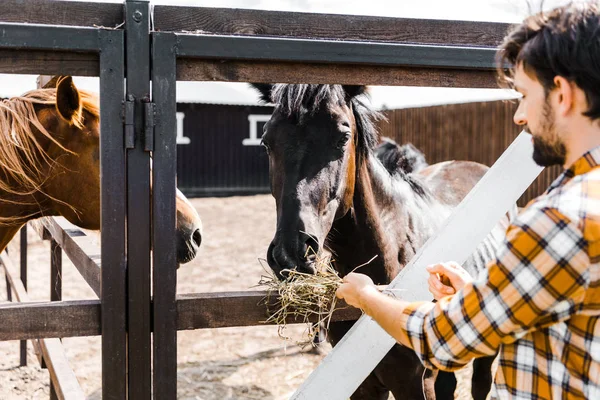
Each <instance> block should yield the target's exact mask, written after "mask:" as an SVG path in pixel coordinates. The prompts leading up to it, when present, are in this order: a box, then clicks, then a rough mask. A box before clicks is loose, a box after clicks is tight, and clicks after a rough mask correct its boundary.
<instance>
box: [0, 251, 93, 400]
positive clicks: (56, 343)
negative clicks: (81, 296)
mask: <svg viewBox="0 0 600 400" xmlns="http://www.w3.org/2000/svg"><path fill="white" fill-rule="evenodd" d="M0 264H1V265H2V266H3V267H4V270H5V272H6V276H7V277H8V279H9V280H10V282H11V286H12V289H13V291H14V293H15V296H16V297H17V300H18V301H20V302H27V301H29V296H28V294H27V291H26V290H25V287H24V286H23V283H22V282H21V280H20V279H18V278H17V277H16V270H15V267H14V266H13V264H12V262H11V260H10V259H9V258H8V255H7V254H6V252H4V253H2V254H0ZM96 302H97V301H96ZM97 303H98V302H97ZM33 304H35V303H33ZM46 304H48V305H53V306H54V307H53V309H54V310H61V311H63V310H64V309H65V308H64V307H56V306H57V305H58V304H60V302H54V303H52V302H50V303H46ZM28 306H29V307H31V306H32V303H29V304H23V303H20V304H19V303H8V304H1V305H0V321H2V325H0V340H13V339H10V336H11V335H14V334H18V335H19V339H32V344H33V348H34V350H35V353H36V355H37V356H38V359H39V361H40V364H41V365H45V366H46V367H47V368H48V372H49V374H50V382H51V385H52V387H53V389H54V392H53V395H54V396H55V397H56V398H58V399H61V400H62V399H67V400H71V399H72V400H83V399H85V394H84V392H83V389H81V386H80V385H79V382H78V381H77V378H76V377H75V373H74V372H73V370H72V369H71V367H70V366H69V361H68V359H67V356H66V354H65V351H64V349H63V347H62V343H61V341H60V339H39V340H35V339H36V338H37V337H39V336H32V337H25V336H24V335H23V333H24V331H25V333H33V331H34V329H31V330H29V329H28V327H26V328H25V329H22V328H23V325H26V326H27V325H29V326H31V325H34V326H41V327H43V328H44V329H46V328H47V327H48V323H50V327H53V326H55V325H56V322H64V321H61V320H60V319H59V320H57V321H55V320H54V319H53V317H55V315H54V314H53V313H52V312H50V313H47V312H45V311H47V310H44V311H43V312H42V313H41V314H39V315H35V316H32V315H30V314H28V312H27V311H26V310H27V307H28ZM95 308H96V309H97V310H98V313H97V315H96V319H97V320H98V321H99V320H100V315H99V311H100V307H99V304H98V306H97V307H95ZM89 315H91V313H90V312H89V310H86V311H85V312H84V315H83V316H84V317H85V316H89ZM72 317H75V318H76V322H83V323H86V322H87V321H86V320H85V319H83V320H81V319H80V317H81V315H78V314H77V313H73V315H72ZM46 318H50V320H47V319H46ZM65 327H69V328H71V326H70V325H66V326H65ZM15 330H17V331H18V332H15ZM5 336H7V337H8V338H7V339H5V338H4V337H5Z"/></svg>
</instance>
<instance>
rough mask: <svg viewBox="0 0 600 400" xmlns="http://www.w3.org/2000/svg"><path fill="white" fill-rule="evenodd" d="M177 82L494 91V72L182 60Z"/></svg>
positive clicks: (496, 85)
mask: <svg viewBox="0 0 600 400" xmlns="http://www.w3.org/2000/svg"><path fill="white" fill-rule="evenodd" d="M177 80H180V81H223V82H259V83H332V84H333V83H337V84H344V85H390V86H433V87H462V88H497V87H498V84H497V83H496V75H495V72H494V71H477V70H467V69H449V68H404V67H403V68H399V67H382V66H375V67H372V66H364V65H323V64H300V63H269V62H256V61H245V62H239V61H219V60H217V61H215V60H200V59H191V58H183V59H179V60H178V63H177Z"/></svg>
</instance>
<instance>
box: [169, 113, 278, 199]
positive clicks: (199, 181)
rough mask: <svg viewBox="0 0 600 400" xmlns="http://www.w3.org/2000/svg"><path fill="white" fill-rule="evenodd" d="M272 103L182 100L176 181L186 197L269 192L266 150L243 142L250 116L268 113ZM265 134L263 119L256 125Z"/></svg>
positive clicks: (259, 131) (259, 132) (247, 133)
mask: <svg viewBox="0 0 600 400" xmlns="http://www.w3.org/2000/svg"><path fill="white" fill-rule="evenodd" d="M272 110H273V109H272V107H262V106H233V105H226V106H225V105H216V104H191V103H180V104H178V105H177V111H178V113H184V115H185V118H184V119H183V134H184V136H185V137H186V138H188V139H189V144H180V145H178V146H177V185H178V187H179V189H181V191H182V192H183V193H185V194H186V195H188V196H191V197H194V196H225V195H237V194H247V193H268V192H269V181H268V174H269V166H268V158H267V155H266V153H265V150H264V149H263V148H262V147H261V146H258V145H244V144H243V141H244V139H247V138H249V135H250V122H249V120H248V117H249V116H250V115H264V116H269V115H270V114H271V112H272ZM256 125H257V126H256V129H257V132H258V137H259V138H260V136H261V135H262V126H263V124H261V123H260V122H259V123H257V124H256Z"/></svg>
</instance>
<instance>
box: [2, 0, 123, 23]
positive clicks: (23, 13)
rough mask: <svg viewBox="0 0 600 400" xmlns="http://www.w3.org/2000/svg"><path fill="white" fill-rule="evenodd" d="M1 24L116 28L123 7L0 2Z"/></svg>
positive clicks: (30, 0) (24, 0)
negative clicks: (21, 23) (22, 23)
mask: <svg viewBox="0 0 600 400" xmlns="http://www.w3.org/2000/svg"><path fill="white" fill-rule="evenodd" d="M0 21H2V22H15V23H19V22H24V23H28V24H49V25H70V26H102V27H106V28H115V27H117V26H118V25H119V24H121V23H122V22H123V5H122V4H111V3H82V2H74V1H48V0H2V2H0Z"/></svg>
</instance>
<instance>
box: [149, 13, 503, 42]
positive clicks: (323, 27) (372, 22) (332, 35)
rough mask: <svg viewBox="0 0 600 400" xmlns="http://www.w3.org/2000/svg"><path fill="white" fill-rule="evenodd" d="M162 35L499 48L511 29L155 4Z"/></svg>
mask: <svg viewBox="0 0 600 400" xmlns="http://www.w3.org/2000/svg"><path fill="white" fill-rule="evenodd" d="M154 26H155V29H156V30H160V31H188V32H202V33H213V34H237V35H260V36H280V37H295V38H324V39H343V40H366V41H384V42H401V43H428V44H455V45H461V44H462V45H476V46H492V47H496V46H497V45H498V44H500V43H501V41H502V39H503V38H504V35H505V34H506V31H507V29H508V25H507V24H503V23H492V22H470V21H445V20H423V19H408V18H385V17H373V16H356V15H338V14H312V13H298V12H280V11H265V10H246V9H231V8H202V7H178V6H162V5H157V6H156V7H155V8H154Z"/></svg>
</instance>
